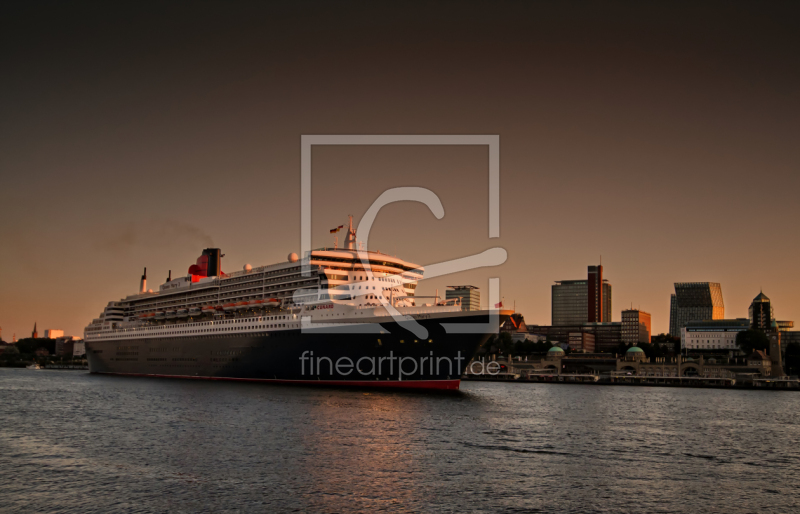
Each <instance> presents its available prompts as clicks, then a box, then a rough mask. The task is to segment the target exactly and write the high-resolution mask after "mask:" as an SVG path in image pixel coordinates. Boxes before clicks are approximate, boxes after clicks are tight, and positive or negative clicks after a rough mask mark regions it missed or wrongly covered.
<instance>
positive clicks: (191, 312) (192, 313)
mask: <svg viewBox="0 0 800 514" xmlns="http://www.w3.org/2000/svg"><path fill="white" fill-rule="evenodd" d="M200 312H201V311H200V307H192V308H190V309H189V316H197V315H198V314H200Z"/></svg>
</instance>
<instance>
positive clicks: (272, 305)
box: [264, 298, 281, 309]
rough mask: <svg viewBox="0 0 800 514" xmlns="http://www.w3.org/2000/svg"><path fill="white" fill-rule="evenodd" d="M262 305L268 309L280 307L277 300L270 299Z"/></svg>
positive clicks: (279, 302)
mask: <svg viewBox="0 0 800 514" xmlns="http://www.w3.org/2000/svg"><path fill="white" fill-rule="evenodd" d="M264 305H266V306H267V307H269V308H272V309H274V308H275V307H280V306H281V301H280V300H278V299H277V298H270V299H269V300H267V301H265V302H264Z"/></svg>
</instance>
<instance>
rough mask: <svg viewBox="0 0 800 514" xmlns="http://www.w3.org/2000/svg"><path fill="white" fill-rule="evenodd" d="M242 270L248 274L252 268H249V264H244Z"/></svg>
mask: <svg viewBox="0 0 800 514" xmlns="http://www.w3.org/2000/svg"><path fill="white" fill-rule="evenodd" d="M242 269H244V271H245V272H247V273H250V272H251V271H253V267H252V266H250V265H249V264H245V265H244V268H242Z"/></svg>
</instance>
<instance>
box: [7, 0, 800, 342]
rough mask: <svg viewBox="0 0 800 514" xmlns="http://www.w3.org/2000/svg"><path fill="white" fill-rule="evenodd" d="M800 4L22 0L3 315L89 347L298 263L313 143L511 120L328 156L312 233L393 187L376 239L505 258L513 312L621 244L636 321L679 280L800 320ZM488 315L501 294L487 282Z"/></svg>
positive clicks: (426, 257)
mask: <svg viewBox="0 0 800 514" xmlns="http://www.w3.org/2000/svg"><path fill="white" fill-rule="evenodd" d="M798 10H799V9H798V4H797V3H796V2H769V3H765V2H736V1H725V2H685V3H684V2H663V3H662V2H503V1H493V2H450V1H428V2H392V3H377V2H304V1H292V2H269V3H266V2H253V3H246V2H243V3H236V5H232V3H227V2H191V3H170V2H128V3H122V2H94V3H81V2H72V3H62V2H3V4H2V6H0V70H2V71H0V209H1V211H0V212H1V213H2V215H0V270H2V271H0V327H2V337H3V339H4V340H7V341H10V340H11V337H12V335H13V334H16V336H17V337H18V338H19V337H23V336H27V335H29V334H30V332H31V329H32V327H33V324H34V322H36V323H38V328H39V332H40V334H41V333H42V332H43V330H44V329H48V328H52V329H63V330H65V332H66V333H68V334H73V335H82V333H83V327H84V326H86V325H87V324H88V323H89V322H90V321H91V320H92V319H93V318H95V317H97V315H98V314H99V313H100V312H101V311H102V309H103V307H104V306H105V305H106V303H107V302H108V301H111V300H118V299H120V298H122V297H124V296H126V295H128V294H133V293H135V292H136V290H137V287H138V283H139V277H140V275H141V273H142V268H143V267H145V266H146V267H147V269H148V278H149V284H150V287H153V288H155V287H157V285H158V284H160V283H161V282H163V280H164V279H165V278H166V276H167V273H168V271H169V270H172V274H173V276H177V275H184V274H186V272H187V269H188V267H189V266H190V265H191V264H193V263H194V261H195V259H196V258H197V257H198V256H199V255H200V253H201V251H202V249H203V248H206V247H209V246H212V245H213V246H217V247H220V248H222V249H223V252H224V253H225V255H226V256H225V258H224V259H223V269H224V270H227V271H236V270H240V269H242V266H243V265H244V264H246V263H249V264H252V265H253V266H258V265H262V264H272V263H277V262H281V261H284V260H286V258H287V254H289V253H290V252H299V250H300V138H301V136H302V135H304V134H494V135H498V136H499V140H500V204H501V205H500V212H501V214H500V237H499V238H493V239H489V237H488V187H487V186H488V151H487V149H486V148H485V147H478V146H475V147H465V146H442V147H388V146H379V147H358V146H353V147H332V146H320V147H315V148H314V150H313V154H312V156H313V159H312V162H313V165H312V200H313V204H312V229H313V237H312V246H314V247H321V246H331V245H332V243H333V240H332V237H331V236H330V234H329V230H330V229H331V228H334V227H336V226H338V225H341V224H346V223H347V216H348V215H351V214H352V215H353V216H354V218H355V221H356V222H358V220H359V219H360V217H361V216H362V215H363V214H364V212H365V211H366V210H367V209H368V208H369V206H370V205H371V204H372V202H373V201H374V200H375V199H376V198H377V197H378V196H379V195H380V194H381V193H382V192H383V191H385V190H386V189H388V188H392V187H399V186H417V187H425V188H428V189H430V190H432V191H433V192H435V193H436V194H437V195H438V196H439V198H440V199H441V201H442V203H443V205H444V208H445V216H444V218H443V219H441V220H437V219H436V218H435V217H434V216H433V215H432V214H431V212H430V211H429V210H428V209H427V207H425V206H424V205H422V204H419V203H411V202H405V203H398V204H393V205H391V206H388V207H386V208H384V209H383V210H382V211H381V213H380V214H379V216H378V218H377V221H376V223H375V226H374V227H373V230H372V235H371V237H370V242H369V248H370V249H373V250H380V251H382V252H385V253H389V254H392V255H397V256H398V257H401V258H404V259H406V260H409V261H412V262H416V263H419V264H423V265H424V264H431V263H436V262H442V261H447V260H450V259H454V258H458V257H465V256H468V255H472V254H475V253H479V252H481V251H483V250H486V249H488V248H492V247H495V246H500V247H503V248H505V249H506V250H507V252H508V260H507V261H506V262H505V263H504V264H503V265H501V266H498V267H494V268H483V269H479V270H473V271H469V272H463V273H460V274H456V275H451V276H448V277H441V278H437V279H431V280H428V281H423V282H422V283H421V284H420V286H419V289H418V291H417V294H420V295H432V294H435V292H436V290H437V289H438V290H439V291H440V293H441V292H442V291H444V288H445V287H446V286H447V285H453V284H474V285H476V286H479V287H481V289H482V290H483V291H484V292H485V291H486V287H487V284H488V279H489V278H490V277H499V278H500V284H501V296H502V297H503V301H504V305H505V306H506V307H509V306H511V307H513V306H516V310H517V311H519V312H521V313H522V314H523V315H524V316H525V319H526V321H527V322H528V323H529V324H530V323H539V324H548V323H549V322H550V287H551V285H552V284H553V282H554V281H556V280H566V279H580V278H584V277H585V276H586V268H587V266H588V265H591V264H597V263H598V262H599V261H600V259H601V256H602V263H603V265H604V268H605V277H606V278H607V279H608V280H609V281H610V282H611V284H612V285H613V301H612V304H613V319H614V321H619V320H620V318H621V316H620V311H621V309H623V308H626V307H630V306H631V305H632V306H634V307H639V308H641V309H642V310H645V311H647V312H650V313H651V314H652V316H653V331H654V332H655V333H660V332H666V331H668V325H669V297H670V293H671V292H672V291H673V284H674V283H675V282H690V281H710V282H720V283H721V284H722V291H723V297H724V301H725V307H726V311H725V312H726V317H746V316H747V308H748V306H749V304H750V301H751V300H752V299H753V297H755V296H756V295H757V294H758V292H759V291H760V290H762V289H763V291H764V293H765V294H766V295H767V296H769V297H770V298H771V299H772V302H773V306H774V307H775V314H776V317H777V318H778V319H781V320H784V319H786V320H795V321H797V322H798V324H799V325H800V288H798V285H799V284H798V276H797V272H796V267H797V258H798V255H799V254H800V239H798V231H797V221H798V219H800V216H799V215H800V202H798V201H797V192H798V186H800V173H798V165H800V145H798V144H797V141H798V136H800V125H799V123H800V95H798V94H797V92H798V91H800V66H799V65H800V55H798V53H797V52H796V49H797V48H800V31H798V30H797V23H796V20H797V19H798V17H797V15H798ZM484 304H486V299H485V297H484Z"/></svg>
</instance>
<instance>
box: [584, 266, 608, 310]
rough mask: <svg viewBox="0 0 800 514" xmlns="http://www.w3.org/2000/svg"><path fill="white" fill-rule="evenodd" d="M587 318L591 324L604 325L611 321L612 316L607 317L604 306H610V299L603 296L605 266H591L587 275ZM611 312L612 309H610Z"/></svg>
mask: <svg viewBox="0 0 800 514" xmlns="http://www.w3.org/2000/svg"><path fill="white" fill-rule="evenodd" d="M587 275H588V276H587V284H586V286H587V288H586V289H587V290H586V294H587V305H588V311H587V316H588V319H587V320H586V321H588V322H589V323H602V322H604V321H611V316H610V315H608V316H607V315H606V311H605V309H604V306H605V304H606V303H609V304H610V298H608V299H607V301H606V298H605V296H606V295H604V294H603V266H602V265H599V266H589V272H588V274H587ZM609 312H610V309H609Z"/></svg>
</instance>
